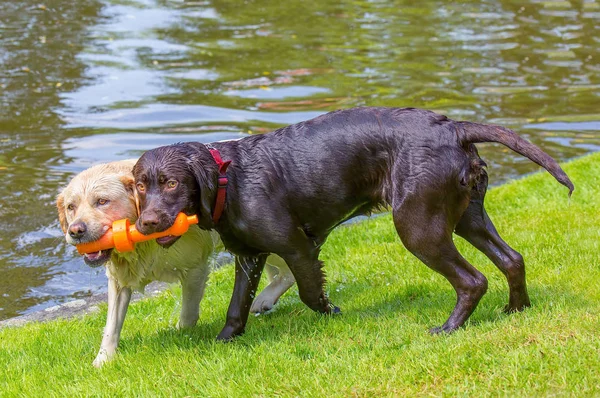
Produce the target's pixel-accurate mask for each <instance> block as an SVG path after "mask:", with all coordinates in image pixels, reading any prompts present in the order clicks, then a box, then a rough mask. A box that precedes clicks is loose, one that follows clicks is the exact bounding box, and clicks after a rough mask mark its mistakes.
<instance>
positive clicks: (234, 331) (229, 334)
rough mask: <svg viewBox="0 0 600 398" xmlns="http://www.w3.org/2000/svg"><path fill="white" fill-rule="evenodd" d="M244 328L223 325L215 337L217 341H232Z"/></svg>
mask: <svg viewBox="0 0 600 398" xmlns="http://www.w3.org/2000/svg"><path fill="white" fill-rule="evenodd" d="M244 329H245V328H244V327H239V326H232V325H225V327H224V328H223V330H221V333H219V335H218V336H217V340H218V341H224V342H228V341H231V340H233V339H234V338H235V337H237V336H239V335H241V334H243V333H244Z"/></svg>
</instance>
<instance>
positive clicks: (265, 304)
mask: <svg viewBox="0 0 600 398" xmlns="http://www.w3.org/2000/svg"><path fill="white" fill-rule="evenodd" d="M276 303H277V301H273V299H272V298H271V297H261V295H259V296H258V297H257V298H256V300H254V302H253V303H252V307H250V312H251V313H253V314H262V313H265V312H267V311H271V310H272V309H273V307H275V304H276Z"/></svg>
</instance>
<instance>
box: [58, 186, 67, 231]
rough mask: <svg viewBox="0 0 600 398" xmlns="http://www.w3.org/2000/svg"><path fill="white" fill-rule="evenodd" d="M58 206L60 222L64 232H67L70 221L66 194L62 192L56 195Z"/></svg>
mask: <svg viewBox="0 0 600 398" xmlns="http://www.w3.org/2000/svg"><path fill="white" fill-rule="evenodd" d="M56 208H57V210H58V222H59V223H60V227H61V228H62V230H63V232H64V233H67V228H69V223H68V222H67V212H66V209H65V195H64V194H63V193H62V192H61V193H59V194H58V196H57V197H56Z"/></svg>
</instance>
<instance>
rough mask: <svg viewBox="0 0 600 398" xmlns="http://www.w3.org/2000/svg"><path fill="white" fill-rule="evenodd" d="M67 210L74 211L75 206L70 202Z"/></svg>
mask: <svg viewBox="0 0 600 398" xmlns="http://www.w3.org/2000/svg"><path fill="white" fill-rule="evenodd" d="M67 210H69V211H73V210H75V206H74V205H72V204H70V205H68V206H67Z"/></svg>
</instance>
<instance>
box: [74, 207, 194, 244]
mask: <svg viewBox="0 0 600 398" xmlns="http://www.w3.org/2000/svg"><path fill="white" fill-rule="evenodd" d="M192 224H198V216H188V215H185V214H184V213H179V214H178V215H177V218H175V222H174V223H173V225H171V226H170V227H169V228H168V229H167V230H165V231H162V232H156V233H153V234H150V235H143V234H142V233H141V232H139V231H138V230H137V229H136V228H135V225H130V224H129V220H128V219H123V220H117V221H115V222H113V226H112V229H109V230H108V231H106V233H105V234H104V235H102V237H101V238H100V239H99V240H97V241H94V242H88V243H82V244H80V245H77V251H78V252H79V254H85V253H94V252H98V251H100V250H106V249H112V248H115V249H117V250H118V251H119V252H121V253H123V252H130V251H132V250H133V249H134V244H135V243H137V242H145V241H147V240H152V239H156V238H162V237H163V236H169V235H173V236H181V235H183V234H184V233H186V232H187V230H188V229H189V228H190V225H192Z"/></svg>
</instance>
